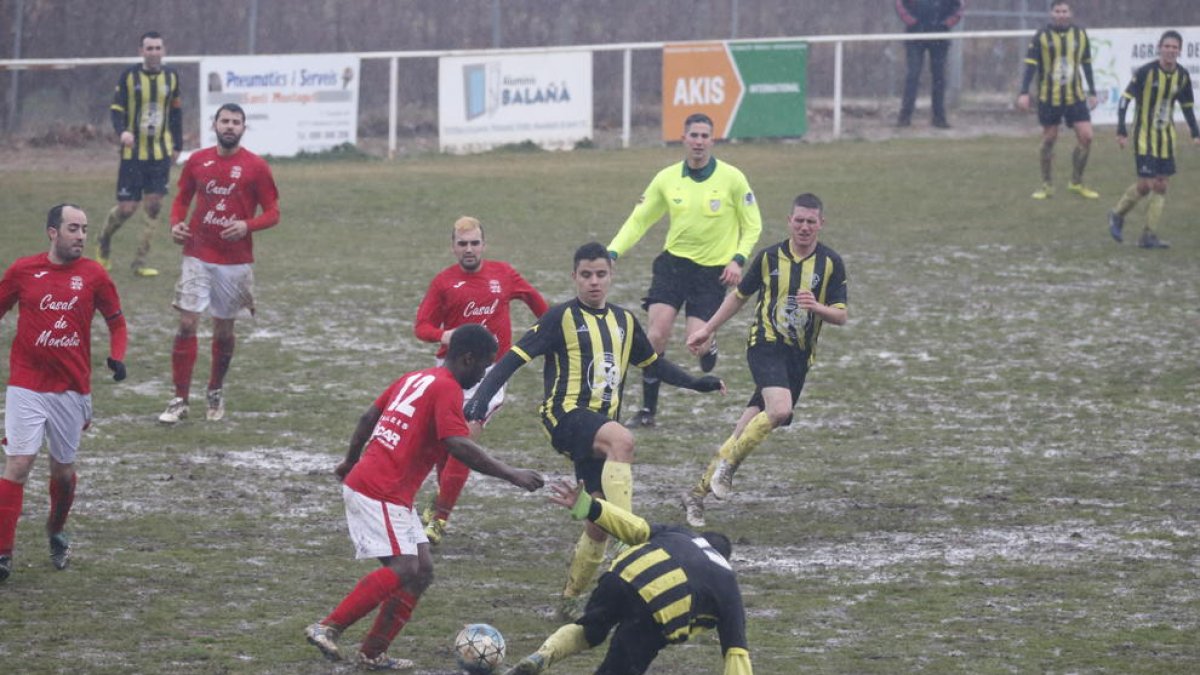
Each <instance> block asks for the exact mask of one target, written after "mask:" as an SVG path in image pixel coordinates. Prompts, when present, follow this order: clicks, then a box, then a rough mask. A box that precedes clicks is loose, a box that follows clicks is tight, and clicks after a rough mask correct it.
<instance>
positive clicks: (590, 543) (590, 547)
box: [563, 465, 628, 596]
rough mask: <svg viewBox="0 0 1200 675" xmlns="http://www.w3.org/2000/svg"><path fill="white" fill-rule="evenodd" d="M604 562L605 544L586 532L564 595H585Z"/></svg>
mask: <svg viewBox="0 0 1200 675" xmlns="http://www.w3.org/2000/svg"><path fill="white" fill-rule="evenodd" d="M626 466H628V465H626ZM602 562H604V542H603V541H596V540H595V539H592V538H591V537H589V536H588V533H587V531H586V530H585V531H584V533H583V534H581V535H579V541H578V542H577V543H576V544H575V553H574V555H572V556H571V566H570V568H569V569H568V570H567V586H566V588H564V589H563V595H566V596H575V595H583V594H584V593H585V592H586V591H587V590H588V587H589V586H591V585H592V580H593V579H595V578H596V570H597V569H599V568H600V563H602Z"/></svg>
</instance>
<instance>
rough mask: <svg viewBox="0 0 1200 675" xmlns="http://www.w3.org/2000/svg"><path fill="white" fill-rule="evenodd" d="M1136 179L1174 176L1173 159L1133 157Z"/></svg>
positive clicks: (1145, 156)
mask: <svg viewBox="0 0 1200 675" xmlns="http://www.w3.org/2000/svg"><path fill="white" fill-rule="evenodd" d="M1134 161H1136V162H1137V164H1136V166H1137V175H1138V178H1157V177H1159V176H1174V175H1175V157H1174V156H1171V157H1155V156H1153V155H1135V156H1134Z"/></svg>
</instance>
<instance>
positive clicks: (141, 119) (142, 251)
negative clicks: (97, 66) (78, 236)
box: [96, 31, 183, 277]
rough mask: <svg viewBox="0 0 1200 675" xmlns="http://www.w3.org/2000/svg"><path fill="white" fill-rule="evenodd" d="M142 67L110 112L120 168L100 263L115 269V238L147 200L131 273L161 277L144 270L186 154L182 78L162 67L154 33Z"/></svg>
mask: <svg viewBox="0 0 1200 675" xmlns="http://www.w3.org/2000/svg"><path fill="white" fill-rule="evenodd" d="M138 51H139V53H140V54H141V57H142V64H141V65H140V66H132V67H130V68H128V69H127V70H126V71H125V72H123V73H121V79H119V80H117V92H116V94H114V95H113V102H112V106H111V111H112V125H113V130H114V131H116V132H117V135H118V136H119V137H120V139H121V167H120V169H119V170H118V172H117V205H116V206H114V207H113V208H112V210H111V211H109V212H108V220H107V221H106V222H105V223H104V230H103V231H101V233H100V240H99V247H98V250H97V253H96V260H97V261H98V262H99V263H100V264H101V265H103V266H104V269H111V267H112V262H111V260H110V258H111V256H112V238H113V235H114V234H116V232H117V230H119V229H120V228H121V226H122V225H124V224H125V221H126V220H129V218H130V216H132V215H133V214H134V213H135V212H136V211H137V208H138V204H140V203H141V202H142V200H143V197H144V198H145V202H146V209H145V213H144V217H145V219H146V223H145V226H144V227H143V229H142V238H141V239H140V240H139V241H138V247H137V252H136V253H135V254H134V257H133V262H132V263H131V266H132V267H133V273H134V274H136V275H137V276H139V277H153V276H158V270H156V269H154V268H153V267H147V266H146V256H147V255H148V254H149V253H150V240H151V238H152V237H153V236H154V232H155V230H157V229H158V226H159V220H158V214H159V211H161V210H162V201H163V196H164V195H166V194H167V179H168V176H169V174H170V173H171V164H172V163H173V162H174V160H175V158H176V157H178V156H179V151H180V150H182V149H183V102H182V100H181V99H180V93H179V74H178V73H177V72H175V70H173V69H172V68H169V67H167V66H164V65H163V63H162V60H163V56H165V55H166V53H167V48H166V46H165V45H164V44H163V37H162V35H160V34H158V33H156V32H154V31H150V32H148V33H144V34H143V35H142V41H141V47H139V50H138Z"/></svg>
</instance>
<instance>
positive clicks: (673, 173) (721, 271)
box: [608, 113, 762, 428]
mask: <svg viewBox="0 0 1200 675" xmlns="http://www.w3.org/2000/svg"><path fill="white" fill-rule="evenodd" d="M683 145H684V147H685V148H686V149H687V157H686V159H684V161H682V162H679V163H678V164H672V165H671V166H668V167H667V168H665V169H663V170H662V171H659V172H658V175H656V176H655V177H654V180H652V181H650V185H649V186H648V187H647V188H646V191H645V192H643V193H642V196H641V199H640V200H638V204H637V206H636V207H634V209H633V213H631V214H630V215H629V218H628V219H627V220H626V221H625V224H624V225H622V226H621V229H620V230H619V231H618V232H617V235H616V236H615V237H613V240H612V242H611V243H610V244H609V245H608V251H609V255H610V256H611V257H612V258H613V259H614V260H616V259H617V258H619V257H620V256H622V255H624V254H625V253H626V252H628V251H629V249H631V248H633V246H634V244H636V243H637V242H638V240H639V239H641V238H642V236H643V235H644V234H646V231H647V230H649V229H650V227H651V226H653V225H654V224H655V223H656V222H658V220H659V219H660V218H662V217H663V216H664V215H667V216H668V217H669V219H670V227H669V229H668V230H667V239H666V245H665V246H664V250H663V252H662V253H661V254H659V256H658V257H657V258H655V260H654V267H653V277H652V279H651V281H650V290H649V291H648V292H647V294H646V297H645V298H644V299H643V301H642V306H643V307H644V308H645V309H646V311H647V313H648V315H649V321H648V324H647V328H646V333H647V337H648V338H649V339H650V344H651V345H652V346H653V347H654V350H655V352H657V353H659V354H662V353H663V352H664V351H665V350H666V347H667V340H668V338H669V337H670V335H671V327H672V326H673V325H674V323H675V317H676V316H677V315H678V314H679V310H680V309H681V308H683V309H684V311H685V312H686V314H687V331H688V334H691V333H692V332H693V331H695V330H696V329H697V328H699V327H700V326H702V325H704V323H705V322H706V321H708V319H709V318H711V317H712V315H713V313H714V312H716V311H717V307H719V306H720V305H721V301H722V300H724V298H725V287H727V286H736V285H737V284H738V282H739V281H741V279H742V267H743V266H744V265H745V264H746V259H747V258H748V257H749V256H750V254H751V253H752V252H753V251H754V245H755V244H756V243H757V242H758V235H759V233H760V232H761V231H762V216H761V215H760V214H759V212H758V203H757V202H756V201H755V199H754V192H753V191H751V189H750V184H749V183H748V182H747V181H746V176H745V175H744V174H742V172H741V171H739V170H738V169H737V167H735V166H733V165H732V164H729V163H727V162H719V161H717V159H716V158H715V157H713V156H712V146H713V121H712V119H711V118H710V117H709V116H708V115H705V114H702V113H696V114H692V115H689V116H688V118H687V119H686V120H685V121H684V123H683ZM716 363H717V348H716V342H715V341H712V340H710V341H709V343H708V344H706V345H705V346H704V349H703V351H702V352H701V357H700V368H701V370H703V371H704V372H706V373H707V372H709V371H711V370H712V369H713V367H714V366H716ZM658 387H659V381H658V378H657V377H655V376H654V375H653V374H645V373H643V376H642V408H641V410H639V411H638V413H637V414H636V415H635V416H634V417H633V418H632V419H630V420H629V422H628V424H627V426H629V427H631V428H634V427H652V426H654V424H655V420H654V415H655V413H656V412H657V410H658Z"/></svg>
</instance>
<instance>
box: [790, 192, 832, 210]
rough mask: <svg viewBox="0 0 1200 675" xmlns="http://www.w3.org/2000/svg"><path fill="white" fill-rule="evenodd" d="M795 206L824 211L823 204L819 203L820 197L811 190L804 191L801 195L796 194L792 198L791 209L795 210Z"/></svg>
mask: <svg viewBox="0 0 1200 675" xmlns="http://www.w3.org/2000/svg"><path fill="white" fill-rule="evenodd" d="M797 207H800V208H804V209H813V210H815V211H820V212H821V213H825V206H824V205H823V204H822V203H821V198H820V197H818V196H816V195H814V194H813V193H811V192H805V193H804V194H802V195H797V196H796V198H795V199H793V200H792V210H795V209H796V208H797Z"/></svg>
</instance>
